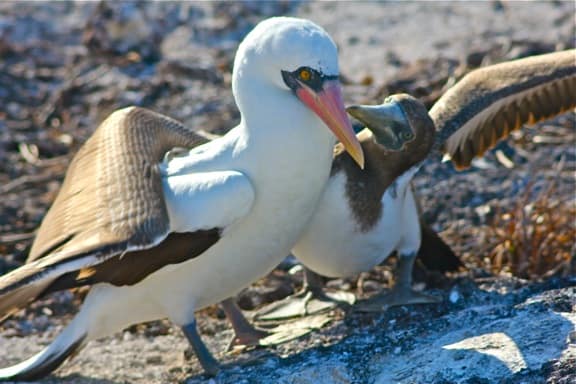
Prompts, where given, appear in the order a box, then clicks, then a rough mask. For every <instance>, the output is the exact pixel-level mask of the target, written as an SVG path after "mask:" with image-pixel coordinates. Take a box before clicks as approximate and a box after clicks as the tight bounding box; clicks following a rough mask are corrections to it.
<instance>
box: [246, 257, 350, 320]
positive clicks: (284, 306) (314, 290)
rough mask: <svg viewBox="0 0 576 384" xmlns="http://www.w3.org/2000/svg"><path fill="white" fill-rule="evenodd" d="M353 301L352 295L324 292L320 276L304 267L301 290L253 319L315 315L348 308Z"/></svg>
mask: <svg viewBox="0 0 576 384" xmlns="http://www.w3.org/2000/svg"><path fill="white" fill-rule="evenodd" d="M354 301H355V297H354V295H352V294H351V293H348V292H343V291H342V292H330V293H326V292H324V281H323V278H322V276H320V275H318V274H317V273H314V272H312V271H311V270H309V269H308V268H306V267H304V286H303V287H302V290H301V291H300V292H298V293H296V294H294V295H292V296H289V297H287V298H285V299H283V300H281V301H278V302H275V303H272V304H270V305H268V306H266V307H264V308H262V309H261V310H260V311H258V313H257V314H256V316H255V317H256V319H257V320H263V321H268V320H285V319H289V318H294V317H303V316H308V315H312V314H316V313H319V312H322V311H326V310H329V309H333V308H335V307H337V306H340V307H345V308H348V307H349V306H350V304H352V303H354Z"/></svg>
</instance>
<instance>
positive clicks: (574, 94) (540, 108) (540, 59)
mask: <svg viewBox="0 0 576 384" xmlns="http://www.w3.org/2000/svg"><path fill="white" fill-rule="evenodd" d="M575 107H576V50H568V51H562V52H554V53H550V54H546V55H540V56H533V57H529V58H525V59H520V60H514V61H510V62H506V63H501V64H497V65H492V66H489V67H486V68H481V69H478V70H475V71H473V72H470V73H469V74H468V75H466V76H465V77H464V78H463V79H462V80H461V81H459V82H458V83H457V84H456V85H455V86H454V87H452V88H451V89H449V90H448V91H447V92H446V93H445V94H444V95H443V96H442V97H441V98H440V99H439V100H438V102H436V104H434V106H433V107H432V109H431V110H430V116H431V117H432V120H433V121H434V123H435V124H436V127H437V130H438V135H437V141H436V144H435V149H440V150H443V151H444V152H445V153H447V154H448V155H449V156H450V157H451V158H452V161H453V162H454V163H455V165H456V166H457V167H459V168H465V167H467V166H469V165H470V162H471V161H472V159H473V158H474V157H476V156H480V155H482V153H483V152H484V151H486V150H487V149H489V148H491V147H492V146H494V145H495V144H496V143H497V142H498V140H500V139H502V138H505V137H506V136H507V135H509V134H510V132H511V131H512V130H515V129H519V128H520V127H521V126H522V125H524V124H532V123H536V122H538V121H542V120H545V119H549V118H551V117H554V116H556V115H558V114H560V113H563V112H566V111H568V110H570V109H571V108H575Z"/></svg>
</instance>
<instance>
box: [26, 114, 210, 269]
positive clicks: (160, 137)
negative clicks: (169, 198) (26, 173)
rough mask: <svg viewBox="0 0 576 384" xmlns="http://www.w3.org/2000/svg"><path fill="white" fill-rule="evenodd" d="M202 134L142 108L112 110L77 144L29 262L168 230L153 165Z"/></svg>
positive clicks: (143, 241)
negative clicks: (83, 141)
mask: <svg viewBox="0 0 576 384" xmlns="http://www.w3.org/2000/svg"><path fill="white" fill-rule="evenodd" d="M206 141H207V140H206V139H204V138H203V137H202V136H199V135H197V134H196V133H194V132H193V131H191V130H189V129H187V128H185V127H184V126H183V125H182V124H180V123H178V122H177V121H175V120H172V119H170V118H168V117H166V116H163V115H161V114H158V113H155V112H152V111H150V110H146V109H143V108H137V107H131V108H126V109H122V110H119V111H116V112H114V113H113V114H112V115H110V116H109V117H108V118H107V119H106V120H105V121H104V122H103V123H102V124H101V125H100V126H99V127H98V128H97V129H96V131H95V132H94V134H93V135H92V136H91V137H90V138H89V139H88V140H87V141H86V143H84V145H83V146H82V147H81V148H80V150H79V151H78V153H77V154H76V156H75V157H74V159H73V160H72V162H71V163H70V166H69V168H68V170H67V172H66V177H65V179H64V182H63V184H62V187H61V189H60V192H59V193H58V196H57V197H56V200H55V201H54V203H53V204H52V206H51V207H50V209H49V210H48V213H47V214H46V216H45V217H44V220H43V221H42V224H41V225H40V228H39V230H38V233H37V235H36V238H35V240H34V243H33V245H32V249H31V251H30V254H29V256H28V262H30V261H33V260H36V259H39V258H42V257H44V256H46V255H47V254H51V253H54V252H64V251H65V252H66V253H82V252H87V251H89V250H91V249H93V248H94V247H103V246H106V245H112V244H118V243H126V244H129V245H130V246H134V247H139V246H146V245H150V244H152V243H153V242H154V241H157V240H158V239H157V238H158V236H159V234H164V235H165V234H166V232H167V231H168V216H167V211H166V206H165V203H164V199H163V198H162V193H163V192H162V182H161V178H160V175H159V170H158V166H157V164H158V163H159V162H160V161H161V160H162V158H163V157H164V155H165V153H166V152H168V151H169V150H171V149H172V148H174V147H192V146H196V145H198V144H202V143H204V142H206Z"/></svg>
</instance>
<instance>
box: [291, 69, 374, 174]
mask: <svg viewBox="0 0 576 384" xmlns="http://www.w3.org/2000/svg"><path fill="white" fill-rule="evenodd" d="M298 84H299V85H300V86H299V87H298V88H297V89H295V93H296V96H297V97H298V98H299V99H300V101H302V102H303V103H304V104H305V105H306V106H308V108H310V109H311V110H312V111H314V113H316V115H318V117H320V119H322V121H323V122H324V123H325V124H326V125H327V126H328V128H330V130H331V131H332V132H333V133H334V135H335V136H336V137H337V138H338V140H340V142H341V143H342V144H343V145H344V148H346V151H347V152H348V153H349V154H350V156H351V157H352V158H353V159H354V161H356V163H357V164H358V165H359V166H360V168H362V169H364V153H363V152H362V147H361V146H360V143H359V142H358V139H357V138H356V134H355V133H354V129H352V124H351V123H350V120H349V119H348V116H347V115H346V110H345V108H344V99H343V97H342V90H341V87H340V82H339V81H338V80H334V79H331V80H325V81H324V82H323V84H322V88H320V89H319V90H318V91H315V90H313V89H312V88H310V87H308V86H307V85H305V84H304V83H302V82H300V81H298Z"/></svg>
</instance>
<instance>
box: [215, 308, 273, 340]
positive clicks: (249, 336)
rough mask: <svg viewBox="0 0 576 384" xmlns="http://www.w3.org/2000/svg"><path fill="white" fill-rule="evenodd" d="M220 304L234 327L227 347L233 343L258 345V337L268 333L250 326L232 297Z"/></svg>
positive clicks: (260, 337)
mask: <svg viewBox="0 0 576 384" xmlns="http://www.w3.org/2000/svg"><path fill="white" fill-rule="evenodd" d="M220 304H221V305H222V309H224V312H225V313H226V317H227V318H228V320H229V321H230V323H231V324H232V328H233V329H234V339H232V341H231V343H230V345H229V346H228V349H230V348H231V347H233V346H235V345H259V341H260V339H263V338H264V337H266V336H269V335H270V333H269V332H266V331H263V330H260V329H256V328H255V327H254V326H252V324H250V322H248V320H247V319H246V317H244V314H243V313H242V311H241V310H240V308H238V305H236V302H235V301H234V299H232V298H228V299H226V300H224V301H222V303H220Z"/></svg>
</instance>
